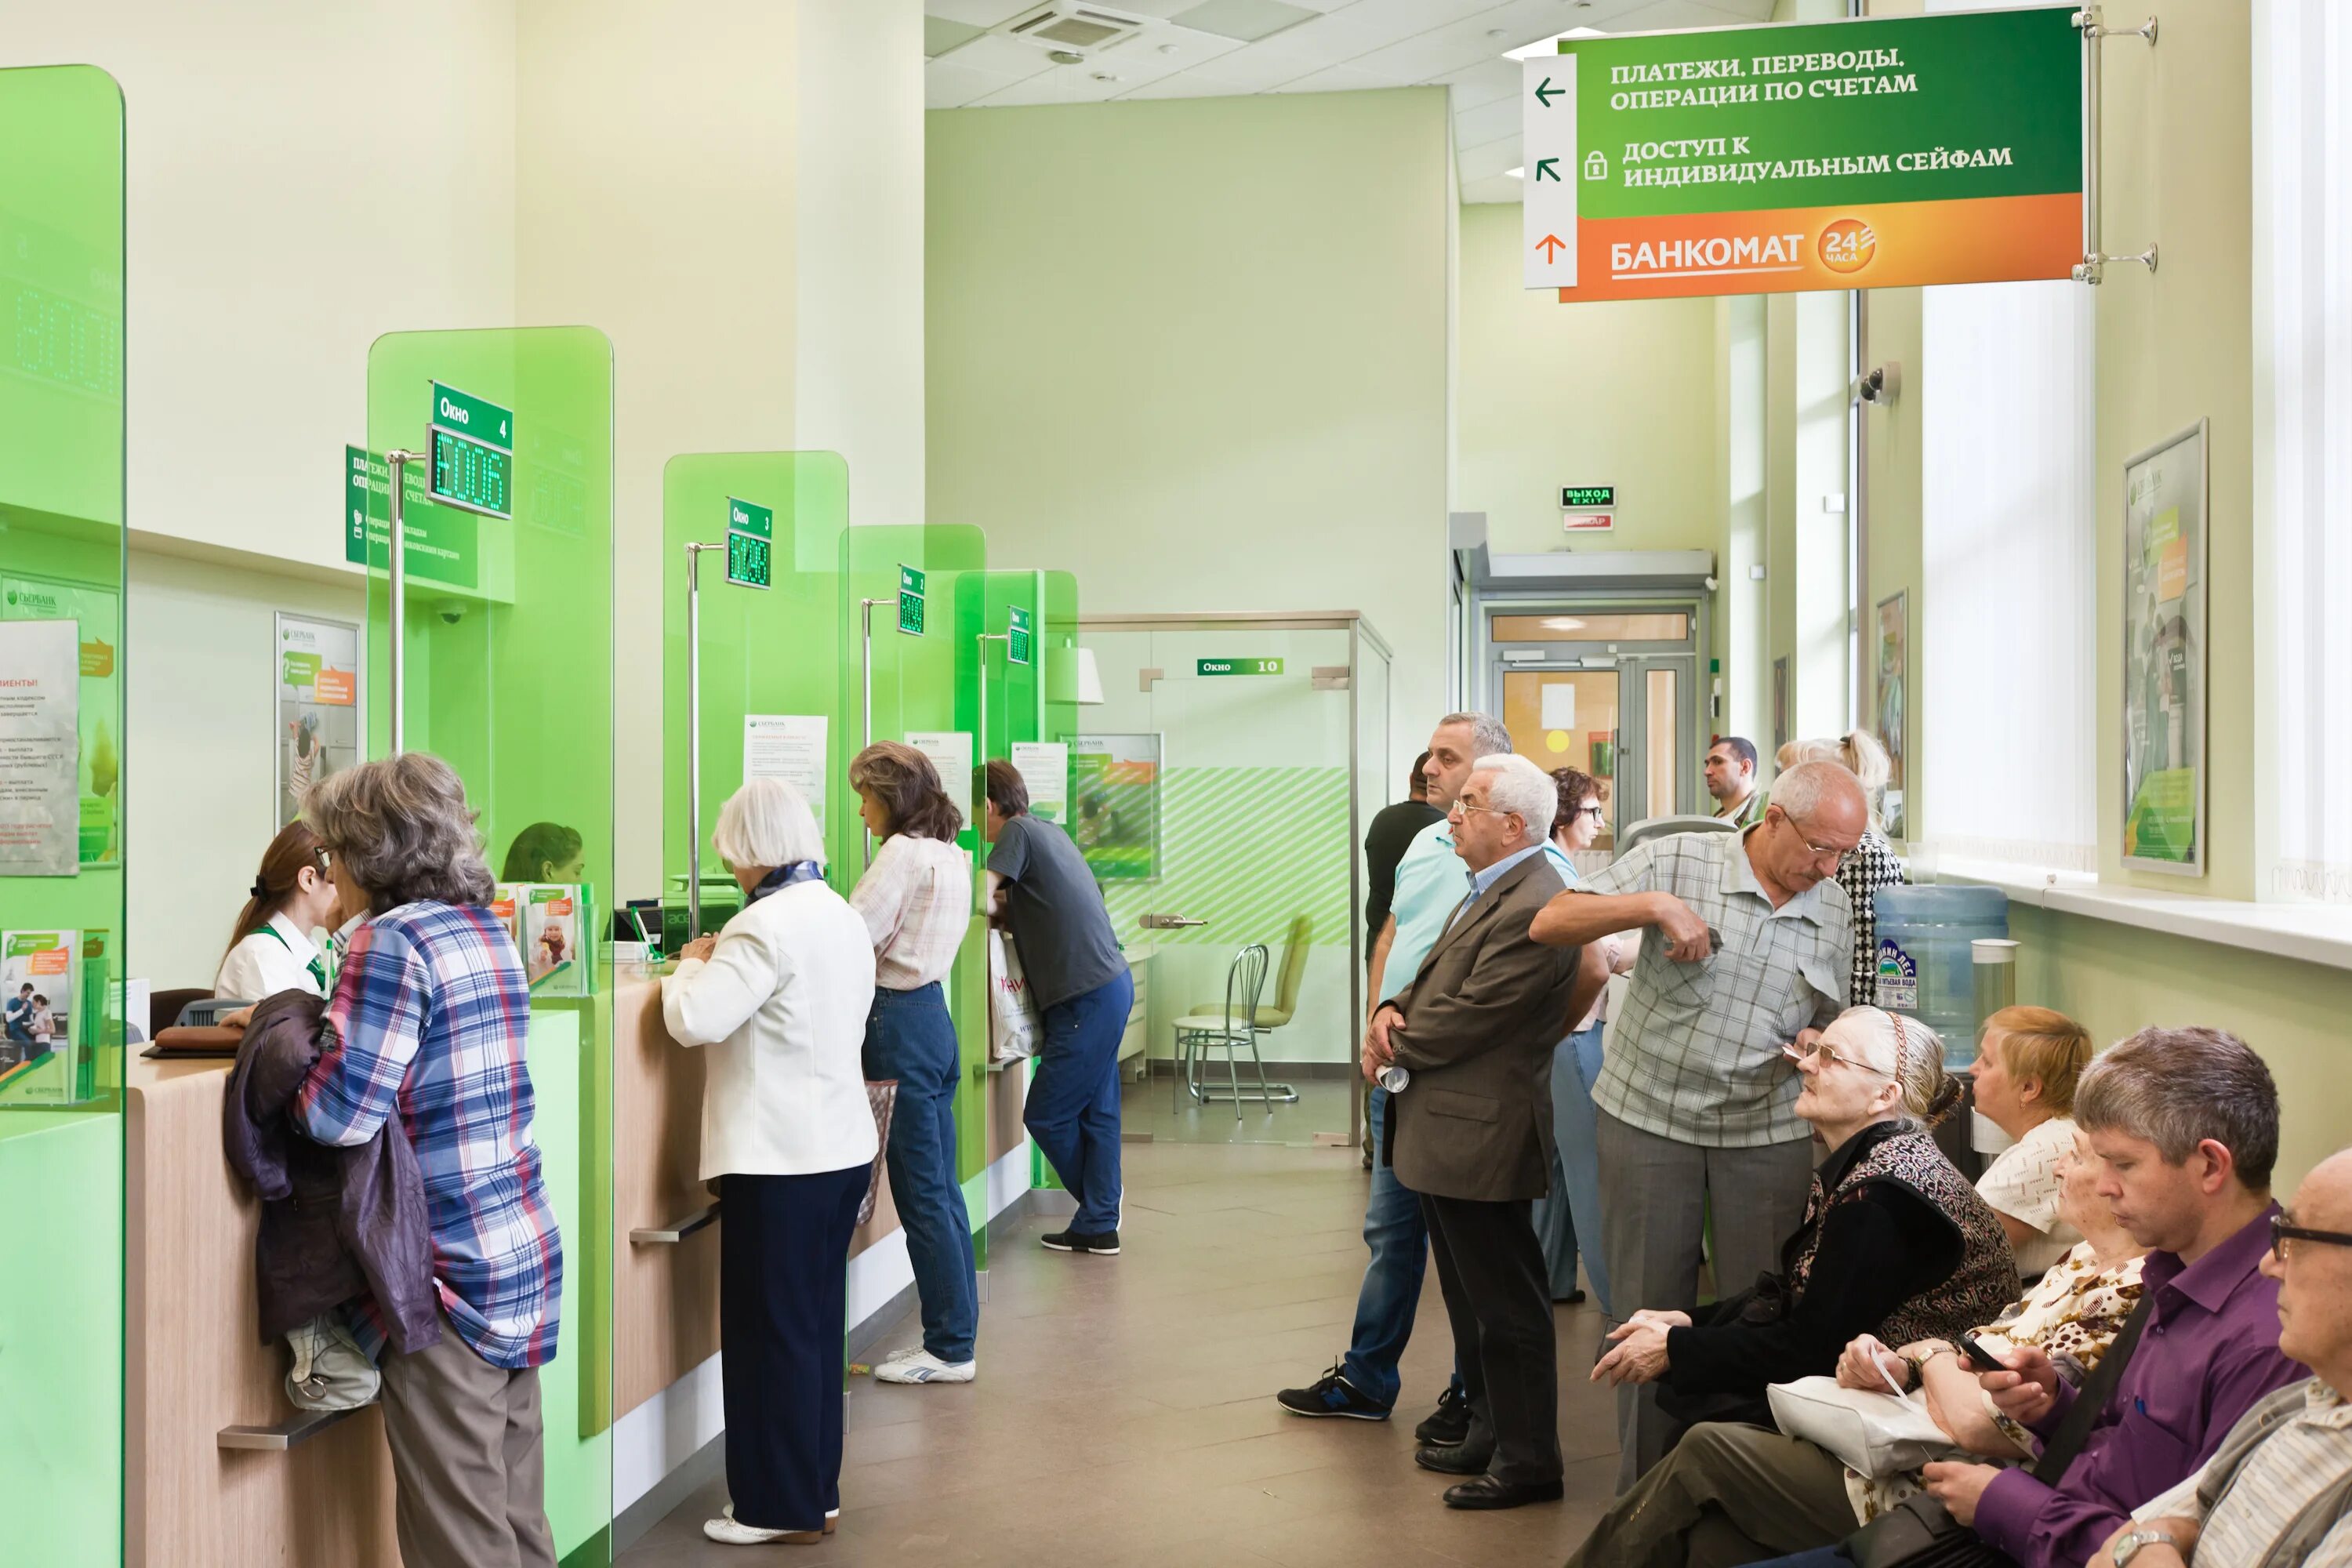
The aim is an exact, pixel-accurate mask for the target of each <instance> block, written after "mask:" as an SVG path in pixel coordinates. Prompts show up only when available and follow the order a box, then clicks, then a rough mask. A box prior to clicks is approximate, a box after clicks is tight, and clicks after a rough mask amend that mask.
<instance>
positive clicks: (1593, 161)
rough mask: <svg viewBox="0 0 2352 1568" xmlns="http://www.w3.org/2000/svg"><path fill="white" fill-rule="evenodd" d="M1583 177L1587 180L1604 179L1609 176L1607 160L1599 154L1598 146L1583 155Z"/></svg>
mask: <svg viewBox="0 0 2352 1568" xmlns="http://www.w3.org/2000/svg"><path fill="white" fill-rule="evenodd" d="M1584 177H1585V178H1586V179H1588V180H1605V179H1607V178H1608V177H1609V160H1608V159H1607V158H1605V157H1603V156H1602V155H1601V149H1600V148H1598V147H1595V148H1594V149H1593V150H1592V151H1591V152H1590V153H1586V154H1585V155H1584Z"/></svg>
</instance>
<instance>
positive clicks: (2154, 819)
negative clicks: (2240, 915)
mask: <svg viewBox="0 0 2352 1568" xmlns="http://www.w3.org/2000/svg"><path fill="white" fill-rule="evenodd" d="M2205 532H2206V531H2205V422H2204V421H2203V420H2201V419H2200V420H2199V421H2198V422H2197V424H2196V425H2194V426H2191V427H2190V428H2189V429H2187V430H2184V431H2182V432H2181V433H2180V434H2179V435H2178V436H2175V437H2172V438H2171V439H2170V440H2168V441H2166V442H2164V443H2162V444H2161V445H2158V446H2156V447H2150V448H2148V449H2147V451H2145V452H2142V453H2141V454H2140V455H2139V456H2137V457H2136V458H2132V459H2131V461H2129V462H2128V463H2126V464H2125V465H2124V573H2123V578H2124V702H2123V708H2124V856H2123V858H2124V863H2125V864H2126V865H2127V866H2138V867H2143V868H2148V869H2151V870H2160V871H2177V872H2179V873H2182V874H2184V875H2187V876H2202V875H2204V869H2205V832H2204V827H2205V588H2206V584H2205Z"/></svg>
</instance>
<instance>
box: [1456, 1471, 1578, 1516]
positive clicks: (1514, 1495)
mask: <svg viewBox="0 0 2352 1568" xmlns="http://www.w3.org/2000/svg"><path fill="white" fill-rule="evenodd" d="M1566 1492H1567V1488H1566V1487H1565V1486H1563V1485H1562V1484H1561V1483H1559V1481H1544V1482H1541V1483H1537V1482H1533V1481H1498V1480H1496V1479H1495V1478H1494V1477H1492V1476H1473V1477H1472V1478H1470V1479H1468V1480H1466V1481H1464V1482H1463V1483H1462V1484H1461V1485H1460V1486H1458V1487H1448V1488H1446V1489H1445V1506H1446V1507H1448V1508H1471V1509H1486V1508H1524V1507H1526V1506H1527V1505H1528V1503H1531V1502H1558V1501H1559V1500H1560V1498H1561V1497H1562V1496H1564V1495H1565V1494H1566Z"/></svg>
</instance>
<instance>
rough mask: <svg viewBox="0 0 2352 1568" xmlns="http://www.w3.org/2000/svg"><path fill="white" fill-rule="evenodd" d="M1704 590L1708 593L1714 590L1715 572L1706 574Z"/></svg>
mask: <svg viewBox="0 0 2352 1568" xmlns="http://www.w3.org/2000/svg"><path fill="white" fill-rule="evenodd" d="M1706 591H1707V592H1708V593H1710V594H1712V593H1714V592H1715V574H1714V573H1712V572H1710V573H1708V574H1707V575H1706Z"/></svg>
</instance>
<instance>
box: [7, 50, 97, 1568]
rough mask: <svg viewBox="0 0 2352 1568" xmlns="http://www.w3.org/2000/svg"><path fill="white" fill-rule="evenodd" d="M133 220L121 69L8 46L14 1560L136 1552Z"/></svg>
mask: <svg viewBox="0 0 2352 1568" xmlns="http://www.w3.org/2000/svg"><path fill="white" fill-rule="evenodd" d="M122 233H123V228H122V96H121V91H120V90H119V89H117V88H116V86H115V84H114V81H113V79H112V78H110V77H109V76H107V75H106V73H105V72H103V71H100V70H96V69H92V68H89V67H65V68H43V69H30V70H0V321H5V323H6V330H5V331H0V680H5V682H6V686H5V690H6V692H7V696H6V698H5V701H0V726H5V735H6V737H7V740H8V747H7V757H6V770H7V780H6V784H7V797H8V798H7V799H6V801H5V804H0V978H5V996H6V1020H5V1031H4V1032H0V1193H5V1194H7V1209H6V1213H5V1217H0V1434H5V1435H6V1436H7V1447H8V1458H7V1461H6V1462H5V1464H0V1531H5V1539H6V1542H7V1544H6V1547H5V1554H6V1556H7V1560H8V1561H10V1562H12V1563H15V1562H22V1563H115V1562H119V1561H121V1554H122V1480H123V1471H122V1447H123V1426H122V1387H123V1384H122V1351H123V1312H122V1283H123V1280H122V1253H123V1249H122V1240H123V1229H122V1154H123V1139H122V1132H123V1121H122V1103H123V1102H122V1090H123V1049H122V1030H121V1007H120V1005H119V998H120V982H121V979H122V976H123V973H124V968H123V949H122V941H121V938H122V931H123V914H124V903H123V876H124V872H123V853H122V816H121V808H120V804H119V803H120V802H121V798H122V793H123V783H124V778H125V763H124V750H123V744H122V740H123V733H122V721H123V697H122V661H121V648H122V605H123V568H124V554H123V540H124V534H123V521H122V468H123V436H122V430H123V426H122V276H123V239H122ZM28 986H29V987H30V989H29V990H28V989H26V988H27V987H28Z"/></svg>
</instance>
